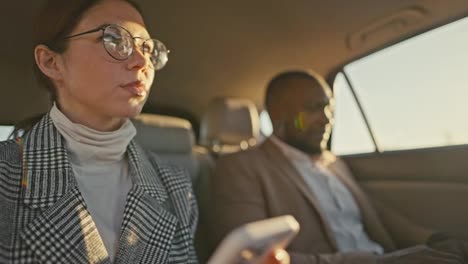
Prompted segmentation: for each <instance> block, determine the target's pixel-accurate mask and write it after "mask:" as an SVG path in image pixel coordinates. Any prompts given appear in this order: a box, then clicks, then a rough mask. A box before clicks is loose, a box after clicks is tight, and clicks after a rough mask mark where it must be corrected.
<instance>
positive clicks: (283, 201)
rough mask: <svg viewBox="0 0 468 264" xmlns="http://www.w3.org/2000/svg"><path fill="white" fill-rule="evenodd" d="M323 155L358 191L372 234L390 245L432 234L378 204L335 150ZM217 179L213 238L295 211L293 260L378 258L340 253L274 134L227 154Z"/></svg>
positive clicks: (213, 185) (362, 263)
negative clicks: (296, 226)
mask: <svg viewBox="0 0 468 264" xmlns="http://www.w3.org/2000/svg"><path fill="white" fill-rule="evenodd" d="M323 155H324V158H325V160H326V162H327V164H328V165H327V166H328V168H329V169H330V170H331V171H333V172H334V174H335V175H336V176H337V177H339V179H340V180H341V181H342V182H343V183H344V184H345V185H346V186H347V188H348V189H349V190H350V191H351V193H352V194H353V196H354V198H355V200H356V202H357V204H358V206H359V208H360V211H361V216H362V219H363V223H364V226H365V229H366V231H367V233H368V235H369V236H370V238H371V239H372V240H374V241H376V242H378V243H379V244H380V245H382V246H383V247H384V249H385V250H386V251H391V250H394V249H396V248H397V246H398V247H403V246H410V245H414V244H418V243H421V242H424V241H425V240H426V239H427V237H429V236H430V234H431V232H430V231H428V230H426V229H424V228H420V227H418V226H416V225H413V224H411V223H410V222H409V221H407V220H406V219H405V218H403V217H401V216H399V215H398V214H395V213H394V212H390V211H389V210H388V209H386V210H378V211H377V210H376V209H374V208H375V207H374V205H373V204H371V202H370V201H369V199H368V198H367V197H366V195H365V194H364V192H363V191H362V190H361V189H360V188H359V186H358V185H357V184H356V182H355V181H354V179H353V178H352V176H351V173H350V172H349V170H348V168H347V167H346V165H345V164H344V163H343V162H342V161H340V160H339V159H337V158H336V157H335V156H334V155H333V154H331V153H329V152H326V153H324V154H323ZM211 181H212V183H211V195H212V199H211V200H212V202H213V208H212V209H213V211H212V212H213V214H212V215H211V221H212V225H211V227H212V235H213V241H216V242H219V241H220V240H221V239H222V238H223V237H224V236H225V235H226V234H227V233H228V232H229V231H231V230H232V229H234V228H235V227H237V226H240V225H242V224H244V223H247V222H251V221H255V220H260V219H265V218H268V217H274V216H280V215H285V214H291V215H293V216H294V217H295V218H296V219H297V221H298V222H299V223H300V225H301V230H300V232H299V234H298V235H297V237H296V238H295V239H294V240H293V241H292V242H291V244H290V245H289V247H288V251H289V253H290V255H291V259H292V263H293V264H294V263H330V264H331V263H335V264H338V263H340V264H341V263H343V264H344V263H356V264H357V263H359V264H366V263H375V259H376V256H375V255H373V254H371V253H366V252H352V253H337V251H338V250H337V243H336V241H335V238H334V236H333V233H332V231H331V228H330V226H329V225H328V223H327V222H326V220H325V218H324V213H323V212H322V210H321V208H320V207H319V206H318V204H317V201H316V198H315V196H314V194H313V193H312V192H311V191H310V189H309V188H308V187H307V184H306V183H305V181H304V179H303V178H302V177H301V175H300V174H299V172H297V170H296V169H295V167H294V166H293V165H292V163H291V162H290V161H289V160H288V159H287V158H286V157H285V156H284V154H283V153H282V152H281V151H280V149H279V148H278V147H277V146H276V145H275V143H273V142H272V141H271V139H267V140H266V141H265V142H264V143H263V144H261V145H260V146H258V147H256V148H253V149H250V150H247V151H243V152H238V153H235V154H231V155H227V156H224V157H221V158H220V159H219V160H218V163H217V166H216V171H215V174H214V176H213V177H212V179H211ZM384 219H385V220H387V221H384ZM386 222H388V226H387V223H386ZM393 232H395V233H396V235H394V234H393ZM390 234H392V235H390Z"/></svg>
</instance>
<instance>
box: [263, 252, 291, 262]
mask: <svg viewBox="0 0 468 264" xmlns="http://www.w3.org/2000/svg"><path fill="white" fill-rule="evenodd" d="M289 263H290V260H289V254H288V252H286V250H284V249H277V250H275V251H273V252H272V253H270V254H269V255H268V257H267V258H266V259H265V260H264V261H263V262H262V263H261V264H289Z"/></svg>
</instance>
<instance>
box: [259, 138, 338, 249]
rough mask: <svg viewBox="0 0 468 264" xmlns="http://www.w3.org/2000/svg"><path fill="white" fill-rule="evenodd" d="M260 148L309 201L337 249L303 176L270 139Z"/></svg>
mask: <svg viewBox="0 0 468 264" xmlns="http://www.w3.org/2000/svg"><path fill="white" fill-rule="evenodd" d="M260 149H261V150H263V151H264V152H265V153H266V154H267V156H268V158H269V159H271V164H275V169H278V170H279V172H280V173H279V174H280V175H282V176H283V177H287V178H288V179H289V180H291V181H292V182H293V183H294V184H295V186H296V187H297V188H298V190H299V191H300V192H301V193H302V194H303V195H304V197H305V198H306V200H307V201H308V202H309V203H310V205H311V207H312V209H313V210H315V211H316V212H317V213H318V215H319V216H320V219H321V222H322V225H323V226H324V229H325V232H326V234H327V237H328V240H329V243H330V244H331V245H332V246H333V248H334V249H335V250H337V249H338V245H337V242H336V239H335V237H334V235H333V233H332V230H331V227H330V225H329V224H328V221H326V220H325V217H324V216H325V214H324V213H323V212H322V209H321V208H320V206H318V202H317V198H316V197H315V195H314V194H313V192H312V191H311V190H310V189H309V188H308V187H307V186H308V185H307V184H306V182H305V180H304V178H303V177H302V176H301V175H300V173H299V172H298V171H297V170H296V168H295V167H294V165H293V164H292V163H291V161H289V159H288V158H287V157H286V156H285V155H284V154H283V152H282V151H281V150H280V149H279V147H278V146H276V145H275V143H274V142H273V141H272V140H271V139H267V140H266V141H265V142H264V143H263V144H262V145H261V146H260Z"/></svg>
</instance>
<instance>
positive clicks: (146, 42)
mask: <svg viewBox="0 0 468 264" xmlns="http://www.w3.org/2000/svg"><path fill="white" fill-rule="evenodd" d="M98 31H102V44H103V45H104V49H105V50H106V52H107V53H108V54H109V55H110V56H111V57H112V58H114V59H116V60H126V59H128V58H129V57H130V56H132V54H133V51H134V50H135V43H136V40H141V41H142V42H141V45H140V47H141V51H142V52H143V54H145V55H146V54H148V55H150V61H151V66H152V68H153V69H154V70H155V71H157V70H160V69H162V68H163V67H164V66H165V65H166V63H167V60H168V54H169V52H170V51H169V50H168V49H167V48H166V46H165V45H164V44H163V43H162V42H161V41H159V40H157V39H143V38H140V37H134V36H132V34H131V33H130V32H129V31H128V30H126V29H125V28H123V27H121V26H118V25H114V24H109V25H103V26H100V27H98V28H95V29H91V30H89V31H86V32H82V33H78V34H75V35H72V36H68V37H66V38H65V39H70V38H74V37H78V36H81V35H84V34H90V33H94V32H98Z"/></svg>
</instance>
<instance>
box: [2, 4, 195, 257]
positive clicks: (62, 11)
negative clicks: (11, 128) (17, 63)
mask: <svg viewBox="0 0 468 264" xmlns="http://www.w3.org/2000/svg"><path fill="white" fill-rule="evenodd" d="M34 37H35V43H34V45H35V48H34V59H35V71H36V74H37V76H38V77H39V81H40V84H41V85H42V86H43V87H45V88H46V89H47V90H48V91H49V93H50V95H51V98H52V103H53V104H52V107H51V109H50V111H49V112H48V113H46V114H45V115H44V116H42V118H41V119H40V120H39V121H38V122H37V123H36V124H34V125H33V126H32V127H31V128H30V129H29V130H27V131H26V132H25V134H24V135H23V136H22V137H19V138H17V139H16V140H10V141H6V142H2V143H0V263H181V264H182V263H184V264H185V263H196V262H197V260H196V254H195V251H194V247H193V236H194V231H195V227H196V219H197V209H196V203H195V200H194V199H195V198H194V196H193V195H192V191H191V185H190V182H189V180H188V177H187V176H186V175H185V174H184V171H183V170H180V169H178V168H176V167H170V166H168V165H163V164H160V162H159V161H158V160H157V158H155V157H153V156H151V155H149V154H148V153H147V152H145V151H144V150H143V149H142V148H141V147H140V146H138V145H137V144H136V143H135V142H134V141H133V140H132V138H133V137H134V135H135V133H136V131H135V128H134V127H133V125H132V123H131V122H130V121H129V118H132V117H134V116H136V115H138V114H139V113H140V111H141V109H142V107H143V105H144V103H145V101H146V100H147V98H148V93H149V91H150V88H151V85H152V83H153V79H154V75H155V71H156V70H160V69H161V68H163V67H164V65H165V64H166V62H167V59H168V57H167V56H168V50H167V48H166V47H165V46H164V44H163V43H162V42H160V41H158V40H156V39H154V38H152V37H151V36H150V34H149V32H148V31H147V29H146V26H145V23H144V20H143V18H142V16H141V12H140V11H139V9H138V7H137V6H136V5H135V4H134V3H133V2H132V1H129V0H73V1H64V0H49V1H47V3H46V4H45V5H44V8H43V9H42V11H41V12H40V14H39V17H38V19H37V22H36V24H35V36H34Z"/></svg>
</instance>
